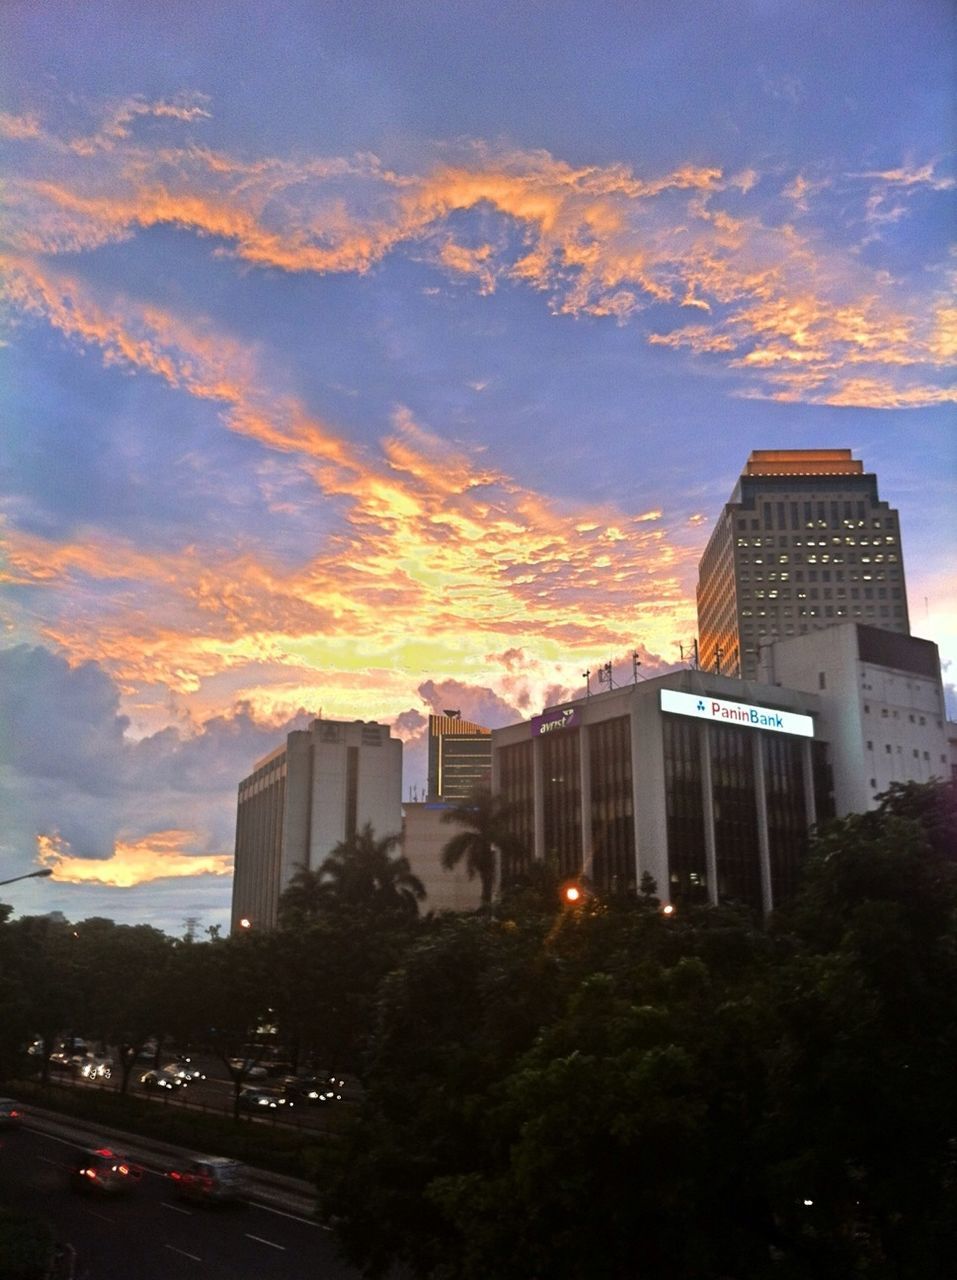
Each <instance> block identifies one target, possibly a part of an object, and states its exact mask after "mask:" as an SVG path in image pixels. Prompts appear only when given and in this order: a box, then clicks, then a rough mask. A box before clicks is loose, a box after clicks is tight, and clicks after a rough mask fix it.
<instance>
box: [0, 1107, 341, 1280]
mask: <svg viewBox="0 0 957 1280" xmlns="http://www.w3.org/2000/svg"><path fill="white" fill-rule="evenodd" d="M76 1147H77V1144H76V1143H74V1142H70V1141H67V1140H65V1139H63V1138H57V1137H53V1136H52V1135H50V1134H42V1133H38V1132H36V1131H34V1130H32V1129H30V1128H29V1125H25V1126H24V1127H23V1128H21V1129H19V1130H6V1131H4V1132H3V1133H2V1134H0V1203H2V1204H5V1205H9V1206H11V1207H16V1208H20V1209H25V1210H28V1211H30V1212H34V1213H41V1214H43V1215H44V1216H45V1217H47V1218H49V1219H50V1220H51V1221H52V1222H53V1224H54V1227H55V1229H56V1232H57V1236H58V1238H59V1239H61V1240H64V1241H69V1243H71V1244H72V1245H73V1246H74V1248H75V1249H76V1251H77V1255H78V1259H79V1264H78V1267H77V1280H247V1278H248V1280H303V1278H304V1277H308V1278H309V1280H356V1278H357V1275H358V1273H357V1272H356V1271H355V1270H353V1269H352V1268H350V1267H347V1266H346V1265H345V1264H344V1263H343V1262H342V1261H341V1260H340V1259H339V1258H338V1256H337V1253H336V1249H335V1246H334V1243H333V1239H332V1236H331V1234H330V1233H329V1232H328V1230H327V1229H326V1228H324V1227H322V1226H320V1225H319V1224H317V1223H315V1222H311V1221H310V1220H309V1219H307V1218H302V1217H299V1216H297V1215H295V1214H292V1213H284V1212H281V1211H279V1210H277V1209H269V1208H266V1207H265V1206H263V1205H253V1204H241V1205H237V1206H229V1207H226V1206H223V1207H219V1208H207V1207H205V1206H198V1205H193V1204H182V1203H180V1202H179V1201H177V1200H176V1199H175V1198H174V1197H173V1196H172V1195H171V1194H170V1183H169V1180H168V1179H167V1178H166V1177H165V1174H164V1173H163V1172H161V1171H159V1169H158V1168H157V1169H147V1171H146V1173H145V1174H144V1176H143V1179H142V1181H141V1183H140V1185H139V1186H138V1187H137V1188H136V1189H135V1190H134V1191H133V1192H132V1193H131V1194H130V1195H127V1196H122V1197H119V1196H115V1197H106V1196H98V1195H96V1194H95V1193H92V1194H91V1193H87V1194H79V1193H77V1192H75V1191H72V1190H71V1189H70V1186H69V1178H68V1169H69V1160H70V1156H71V1154H72V1152H73V1151H74V1150H75V1149H76Z"/></svg>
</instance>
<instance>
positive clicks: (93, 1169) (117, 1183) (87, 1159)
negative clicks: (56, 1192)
mask: <svg viewBox="0 0 957 1280" xmlns="http://www.w3.org/2000/svg"><path fill="white" fill-rule="evenodd" d="M142 1177H143V1170H142V1169H141V1168H140V1166H139V1165H137V1164H133V1162H132V1161H131V1160H130V1159H128V1158H127V1157H126V1156H122V1155H120V1154H119V1153H118V1152H116V1151H113V1150H111V1148H109V1147H96V1148H92V1149H91V1148H83V1149H82V1150H80V1151H77V1152H76V1153H75V1155H74V1157H73V1160H72V1163H71V1166H70V1185H71V1186H72V1187H73V1189H74V1190H75V1191H96V1192H99V1193H102V1194H104V1195H120V1194H123V1193H125V1192H128V1191H132V1190H133V1189H134V1188H135V1187H137V1186H138V1185H139V1183H140V1181H141V1179H142Z"/></svg>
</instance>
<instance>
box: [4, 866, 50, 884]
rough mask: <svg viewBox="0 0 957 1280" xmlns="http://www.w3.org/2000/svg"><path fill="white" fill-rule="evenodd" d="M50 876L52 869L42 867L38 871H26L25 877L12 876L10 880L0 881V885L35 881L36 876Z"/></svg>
mask: <svg viewBox="0 0 957 1280" xmlns="http://www.w3.org/2000/svg"><path fill="white" fill-rule="evenodd" d="M52 875H53V868H52V867H43V868H42V870H40V871H28V872H27V873H26V875H25V876H14V877H13V879H12V880H0V884H16V882H17V881H18V880H35V879H37V877H38V876H52Z"/></svg>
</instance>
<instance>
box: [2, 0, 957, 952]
mask: <svg viewBox="0 0 957 1280" xmlns="http://www.w3.org/2000/svg"><path fill="white" fill-rule="evenodd" d="M0 28H2V34H3V39H2V41H0V48H2V50H3V52H2V54H0V164H2V167H3V171H4V173H5V174H6V179H7V180H6V184H5V186H4V189H3V193H2V196H0V199H2V210H0V232H2V247H0V272H2V285H0V294H2V330H0V409H2V415H0V421H2V424H3V426H2V436H0V469H2V481H0V530H2V538H3V560H2V563H0V579H2V583H3V589H2V602H0V618H2V628H3V629H2V638H0V807H2V810H3V813H4V820H3V823H2V827H0V878H9V877H11V876H14V875H21V874H26V873H27V872H29V871H31V870H35V869H37V868H38V867H44V866H47V867H52V868H53V870H54V875H53V876H52V877H51V878H49V879H46V880H32V881H26V882H23V883H20V884H18V885H16V886H15V887H14V886H11V887H10V888H9V889H6V890H4V893H5V894H6V896H7V900H9V901H10V902H12V903H14V904H15V906H16V909H17V910H18V911H22V912H37V911H49V910H59V911H62V912H63V913H64V914H65V915H66V916H67V917H68V918H70V919H82V918H85V917H88V916H91V915H105V916H110V917H112V918H113V919H116V920H120V921H124V922H130V923H132V922H140V921H145V922H147V923H152V924H155V925H157V926H158V927H161V928H164V929H166V930H167V931H169V932H171V933H174V934H182V933H183V931H184V929H185V927H186V926H185V924H184V922H185V920H186V919H187V918H190V917H193V918H195V919H196V920H198V922H199V928H201V929H202V928H206V927H209V926H211V925H214V924H223V923H225V921H226V920H227V918H228V909H229V899H230V890H231V880H230V876H231V867H232V848H233V838H234V830H235V811H236V788H237V784H238V782H239V780H240V779H241V778H242V777H244V776H245V775H246V774H247V773H249V772H250V770H251V767H252V765H253V763H254V762H255V761H256V760H257V759H258V758H259V757H260V756H262V755H264V754H266V752H268V751H270V750H272V749H273V748H274V747H275V746H277V745H279V744H280V743H281V742H282V741H283V739H284V736H285V734H286V733H287V732H288V731H289V730H290V729H291V728H300V727H304V726H305V725H307V724H308V723H309V722H310V720H311V719H312V718H313V717H315V716H316V715H318V714H319V713H320V712H321V713H322V715H323V716H325V717H327V718H333V719H335V718H341V719H346V720H354V719H363V720H379V721H380V722H383V723H389V724H391V725H393V726H394V732H395V733H397V734H399V735H400V736H401V737H402V738H403V740H404V742H405V778H404V784H403V785H404V795H405V796H406V797H407V796H408V795H409V794H410V793H411V790H412V788H415V787H418V788H421V787H422V784H423V783H424V779H425V752H424V738H423V730H424V727H425V725H426V723H427V716H428V714H429V712H431V711H434V710H441V709H443V708H445V707H457V708H459V709H461V711H462V713H463V715H464V716H465V717H466V718H469V719H474V720H477V721H479V722H480V723H483V724H486V725H488V726H491V727H494V726H497V725H501V724H507V723H512V722H514V721H515V720H518V719H524V718H528V717H530V716H531V715H534V714H536V713H537V712H538V711H540V710H541V709H542V707H543V706H545V705H546V704H548V703H551V702H555V701H558V700H560V699H562V698H566V697H568V696H570V695H573V694H574V695H576V696H577V695H578V694H580V692H581V691H582V679H581V675H582V672H583V670H585V669H586V668H591V669H592V670H594V669H595V668H596V667H597V666H598V665H600V664H602V663H604V662H608V661H611V662H613V663H614V664H615V667H616V668H620V678H622V679H627V678H630V673H631V655H632V654H633V653H634V652H637V653H638V654H639V656H640V659H641V661H642V664H643V666H642V670H643V671H644V672H646V673H649V674H651V673H654V672H658V671H662V670H667V669H670V668H671V667H672V666H673V665H674V664H676V663H678V662H679V660H680V651H679V644H687V643H688V642H689V641H690V640H691V638H692V637H693V636H694V634H695V627H696V623H695V609H694V592H695V582H696V576H697V563H698V559H699V556H700V554H701V552H702V550H703V548H704V545H705V543H706V541H707V537H708V535H709V532H710V529H711V527H712V525H713V522H714V520H715V518H716V517H717V515H718V514H719V512H720V510H721V507H722V505H723V503H724V502H726V501H727V499H728V497H729V495H730V493H731V489H732V487H733V485H734V482H735V479H736V477H737V476H738V475H739V474H740V472H741V470H742V467H743V464H744V462H745V461H746V459H747V456H748V454H749V452H750V451H751V450H752V449H755V448H781V447H790V448H811V447H848V448H852V449H853V450H854V452H855V456H857V457H859V458H861V459H862V460H863V461H864V464H865V469H866V470H868V471H874V472H876V473H877V476H878V480H879V487H880V493H881V497H882V498H885V499H887V500H888V501H889V502H890V503H891V504H892V505H893V506H895V507H897V508H898V509H899V511H900V513H901V526H902V540H903V550H904V561H905V570H906V574H907V580H908V593H909V604H910V615H911V623H912V629H913V631H914V632H915V633H916V634H919V635H923V636H927V637H929V638H930V639H932V640H935V641H936V642H937V643H938V644H939V645H940V648H941V654H942V658H943V660H944V664H945V679H946V680H948V681H949V682H951V683H952V682H953V679H954V674H953V673H954V668H953V666H952V664H953V662H954V660H955V658H957V607H955V590H954V586H955V577H957V573H955V569H954V547H955V532H957V530H955V516H954V512H955V510H957V504H955V501H954V499H955V492H954V489H955V486H954V478H955V452H957V450H955V430H954V423H955V414H954V404H955V401H957V388H955V380H954V369H953V363H954V355H955V351H957V307H955V303H954V280H955V274H957V270H955V268H957V260H955V256H954V249H953V235H952V233H953V227H954V225H955V224H954V205H955V193H957V192H955V174H957V165H955V152H954V139H955V137H957V133H955V130H954V124H955V119H954V104H955V100H957V99H955V92H954V91H955V72H954V53H955V49H957V40H955V36H957V27H955V10H954V9H953V7H952V5H951V4H949V3H945V2H941V3H936V2H935V0H912V2H911V3H908V4H906V5H905V4H901V3H900V0H893V2H892V3H881V2H880V0H872V2H870V3H863V2H861V3H858V2H856V0H851V2H850V3H837V2H834V3H817V2H815V0H807V2H806V3H802V4H800V5H795V4H794V3H793V2H792V0H782V2H780V3H779V2H777V0H750V2H749V0H733V2H729V3H725V2H724V0H712V2H706V0H700V2H695V3H691V2H688V0H674V2H672V3H669V4H661V3H659V2H658V0H632V2H631V3H627V4H624V3H623V4H599V3H597V0H591V2H589V3H563V2H562V0H554V2H550V3H544V2H536V0H489V2H487V3H461V2H459V0H447V2H445V3H439V2H438V0H434V2H430V0H415V2H414V3H411V2H410V3H403V2H402V0H397V2H396V3H376V2H374V0H370V3H368V4H363V5H345V4H341V3H338V2H336V3H331V2H329V3H327V2H324V0H302V2H301V3H294V2H291V0H274V2H273V3H271V4H269V5H264V4H260V3H251V2H249V0H245V2H243V0H229V2H228V3H227V2H225V0H223V2H222V3H217V2H216V0H202V3H198V4H197V3H196V2H195V0H190V2H189V3H183V2H182V0H165V3H164V4H162V5H157V4H154V3H147V2H146V0H117V2H116V3H110V2H109V0H97V2H96V3H72V2H71V0H49V2H44V0H29V2H23V0H20V2H18V0H7V3H6V4H5V5H4V6H3V9H2V13H0Z"/></svg>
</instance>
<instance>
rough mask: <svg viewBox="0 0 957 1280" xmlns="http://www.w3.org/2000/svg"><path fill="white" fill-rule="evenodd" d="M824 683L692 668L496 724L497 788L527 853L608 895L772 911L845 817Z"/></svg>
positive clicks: (513, 869) (521, 863)
mask: <svg viewBox="0 0 957 1280" xmlns="http://www.w3.org/2000/svg"><path fill="white" fill-rule="evenodd" d="M819 711H820V707H819V701H818V696H817V695H816V694H815V693H804V692H800V691H794V690H792V689H782V688H777V687H768V686H767V685H761V684H758V683H757V682H754V681H745V680H736V679H731V678H729V677H726V676H719V675H714V674H711V673H708V672H704V671H680V672H675V673H673V674H671V675H665V676H659V677H658V678H656V679H652V680H645V681H639V682H637V683H636V684H634V685H629V686H628V687H626V688H623V689H615V690H612V691H609V692H607V693H601V694H595V695H592V696H591V697H588V698H583V699H580V700H577V701H575V702H571V703H566V704H563V705H561V706H557V707H551V708H548V709H547V710H546V711H545V712H543V713H542V715H540V716H536V717H534V718H533V719H532V720H530V721H526V722H524V723H522V724H515V725H509V726H508V727H507V728H503V729H494V730H493V731H492V790H493V792H495V793H496V794H498V795H500V796H501V797H502V798H503V800H505V801H506V802H507V803H508V805H509V806H510V808H511V810H512V813H513V833H514V834H515V835H516V836H517V837H518V838H519V839H520V840H521V841H522V842H523V844H524V845H525V848H526V850H527V855H526V858H525V860H514V861H513V862H511V863H510V864H508V865H506V866H505V867H503V869H502V882H503V883H505V884H507V883H508V882H509V880H510V879H512V878H513V877H516V876H520V875H521V874H522V872H523V871H524V870H525V869H526V867H527V865H528V862H529V861H530V860H532V859H534V860H536V861H540V862H541V861H544V862H546V863H547V864H548V865H550V866H551V868H552V869H553V870H554V872H555V873H556V874H557V875H558V876H560V877H562V878H566V877H577V876H583V877H586V878H587V879H588V880H589V881H590V882H591V883H592V884H593V885H594V886H595V888H596V889H597V890H599V891H600V892H602V893H616V892H624V893H627V892H634V891H636V890H637V889H638V888H639V887H640V885H641V880H642V876H643V875H644V874H645V873H648V874H649V875H651V876H652V877H653V878H654V880H655V882H656V884H657V889H658V895H659V897H661V898H662V899H665V900H670V901H673V902H678V903H681V902H695V901H698V902H709V901H710V902H713V903H717V902H723V901H735V902H743V903H747V904H748V905H749V906H751V907H753V908H755V909H756V910H760V911H764V912H768V911H770V910H772V909H773V907H774V905H775V903H776V902H780V901H781V900H783V899H784V898H786V897H787V896H788V895H789V894H790V893H791V892H792V890H793V887H794V884H795V881H796V876H797V869H798V866H799V864H800V861H801V859H802V858H803V856H804V852H805V849H806V843H807V833H808V829H809V828H810V827H811V826H813V825H814V824H815V822H817V821H818V820H819V819H822V818H826V817H829V816H831V797H830V791H829V775H828V770H827V764H826V744H825V743H824V742H823V741H822V740H821V735H820V732H819V727H818V724H817V720H818V717H819Z"/></svg>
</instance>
